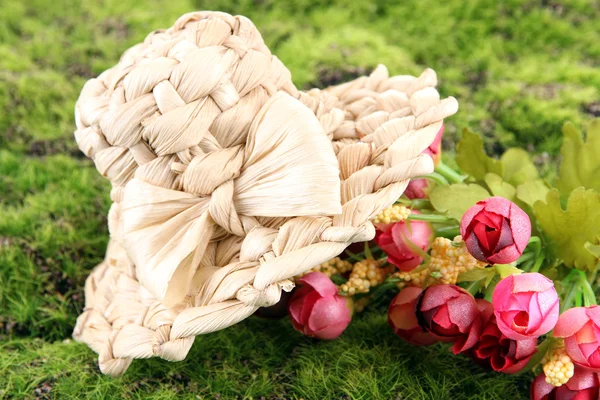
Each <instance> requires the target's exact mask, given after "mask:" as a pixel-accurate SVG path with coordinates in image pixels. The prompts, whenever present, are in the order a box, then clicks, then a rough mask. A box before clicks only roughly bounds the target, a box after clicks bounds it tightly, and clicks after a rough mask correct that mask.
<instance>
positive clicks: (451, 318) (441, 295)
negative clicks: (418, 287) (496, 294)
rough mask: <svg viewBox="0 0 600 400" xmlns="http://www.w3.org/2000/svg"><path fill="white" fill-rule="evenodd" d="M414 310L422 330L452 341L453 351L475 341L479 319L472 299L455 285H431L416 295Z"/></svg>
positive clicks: (443, 339)
mask: <svg viewBox="0 0 600 400" xmlns="http://www.w3.org/2000/svg"><path fill="white" fill-rule="evenodd" d="M416 310H417V311H416V315H417V320H418V321H419V324H420V325H421V326H422V327H423V328H424V329H426V330H427V331H428V332H431V333H433V334H434V335H436V336H437V337H438V338H439V339H440V340H441V341H445V342H454V345H453V346H452V352H453V353H454V354H458V353H461V352H463V351H466V350H468V349H470V348H471V347H473V346H474V345H475V344H476V343H477V339H478V338H479V335H480V333H481V318H479V309H478V308H477V304H476V303H475V299H474V298H473V296H471V294H470V293H469V292H467V291H466V290H464V289H462V288H460V287H458V286H455V285H435V286H430V287H428V288H427V289H425V290H424V291H423V293H421V294H420V295H419V298H418V299H417V305H416Z"/></svg>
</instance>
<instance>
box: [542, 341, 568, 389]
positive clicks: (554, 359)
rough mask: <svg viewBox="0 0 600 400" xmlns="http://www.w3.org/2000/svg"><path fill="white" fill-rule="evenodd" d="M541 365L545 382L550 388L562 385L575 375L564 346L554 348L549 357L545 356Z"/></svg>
mask: <svg viewBox="0 0 600 400" xmlns="http://www.w3.org/2000/svg"><path fill="white" fill-rule="evenodd" d="M542 363H543V364H544V367H543V369H544V375H546V382H548V383H549V384H551V385H552V386H556V387H559V386H562V385H564V384H565V383H567V381H568V380H569V379H571V377H572V376H573V374H574V373H575V366H574V365H573V363H572V362H571V358H569V356H568V355H567V351H566V350H565V348H564V345H562V346H558V347H556V348H555V349H554V350H553V351H552V353H551V355H550V356H548V355H546V356H545V357H544V360H542Z"/></svg>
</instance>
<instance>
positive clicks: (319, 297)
mask: <svg viewBox="0 0 600 400" xmlns="http://www.w3.org/2000/svg"><path fill="white" fill-rule="evenodd" d="M298 282H300V283H301V284H302V285H303V286H302V287H300V288H299V289H298V290H296V292H295V293H294V295H293V296H292V299H291V300H290V303H289V308H288V311H289V313H290V317H291V319H292V324H293V325H294V328H295V329H296V330H297V331H299V332H302V333H303V334H305V335H306V336H310V337H316V338H318V339H323V340H331V339H335V338H337V337H338V336H340V335H341V334H342V332H344V330H345V329H346V327H347V326H348V324H349V323H350V320H351V315H350V308H349V307H348V302H347V299H346V298H345V297H342V296H340V295H338V290H337V287H336V286H335V284H334V283H333V282H331V279H329V278H328V277H327V275H325V274H323V273H321V272H311V273H310V274H308V275H306V276H304V277H302V278H301V279H299V280H298Z"/></svg>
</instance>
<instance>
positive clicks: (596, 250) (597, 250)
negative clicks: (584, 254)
mask: <svg viewBox="0 0 600 400" xmlns="http://www.w3.org/2000/svg"><path fill="white" fill-rule="evenodd" d="M597 242H600V239H598V240H597ZM584 246H585V248H586V250H587V251H589V252H590V253H592V254H593V255H594V256H595V257H596V258H600V245H597V244H592V243H590V242H586V243H585V245H584Z"/></svg>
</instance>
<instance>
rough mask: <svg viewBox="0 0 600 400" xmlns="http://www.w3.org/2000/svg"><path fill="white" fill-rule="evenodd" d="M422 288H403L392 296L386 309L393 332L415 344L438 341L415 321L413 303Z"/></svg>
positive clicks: (425, 344)
mask: <svg viewBox="0 0 600 400" xmlns="http://www.w3.org/2000/svg"><path fill="white" fill-rule="evenodd" d="M422 292H423V289H421V288H418V287H414V286H411V287H407V288H404V289H402V290H401V291H400V293H398V294H397V295H396V297H394V299H393V300H392V302H391V303H390V307H389V309H388V324H389V325H390V326H391V327H392V329H394V333H395V334H396V335H398V336H400V337H401V338H402V339H404V340H406V341H407V342H408V343H411V344H414V345H417V346H428V345H430V344H433V343H435V342H437V341H438V339H437V338H436V337H435V336H434V335H432V334H431V333H429V332H427V331H425V330H424V329H423V328H422V327H421V326H420V325H419V321H417V316H416V315H415V304H416V300H417V298H418V297H419V295H420V294H421V293H422Z"/></svg>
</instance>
